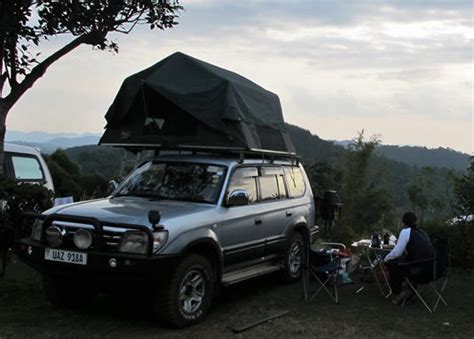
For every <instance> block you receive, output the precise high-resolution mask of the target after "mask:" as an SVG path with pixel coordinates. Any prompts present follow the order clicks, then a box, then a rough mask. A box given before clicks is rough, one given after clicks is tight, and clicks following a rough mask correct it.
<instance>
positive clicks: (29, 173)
mask: <svg viewBox="0 0 474 339" xmlns="http://www.w3.org/2000/svg"><path fill="white" fill-rule="evenodd" d="M4 170H5V173H6V176H7V177H9V178H12V179H14V180H16V181H18V182H29V183H38V184H41V185H43V186H44V187H46V188H47V189H49V190H51V191H53V192H54V185H53V179H52V177H51V173H50V172H49V169H48V165H46V162H45V161H44V159H43V157H42V156H41V153H40V152H39V151H38V150H37V149H35V148H33V147H30V146H24V145H17V144H10V143H5V161H4Z"/></svg>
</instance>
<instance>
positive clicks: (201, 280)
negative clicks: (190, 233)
mask: <svg viewBox="0 0 474 339" xmlns="http://www.w3.org/2000/svg"><path fill="white" fill-rule="evenodd" d="M213 272H214V271H213V269H212V266H211V264H210V263H209V260H207V259H206V258H205V257H203V256H201V255H198V254H190V255H188V256H186V257H185V258H184V259H183V260H182V261H181V262H180V263H179V264H178V266H177V267H176V269H175V271H174V272H173V274H172V276H171V278H170V279H169V281H168V282H167V284H166V286H165V287H164V289H163V290H162V291H161V293H160V295H159V296H158V300H157V302H156V305H155V311H156V314H157V316H158V319H162V320H165V321H166V322H168V323H169V324H171V325H172V326H174V327H177V328H183V327H187V326H190V325H192V324H195V323H198V322H199V321H201V320H202V319H203V318H204V316H205V315H206V313H207V311H208V310H209V307H210V306H211V301H212V296H213V292H214V281H215V278H214V273H213Z"/></svg>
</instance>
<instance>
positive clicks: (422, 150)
mask: <svg viewBox="0 0 474 339" xmlns="http://www.w3.org/2000/svg"><path fill="white" fill-rule="evenodd" d="M375 152H376V153H377V154H381V155H383V156H385V157H386V158H389V159H392V160H396V161H401V162H404V163H407V164H409V165H414V166H418V167H423V166H431V167H446V168H453V169H457V170H461V171H464V170H466V169H467V167H468V164H469V155H467V154H464V153H460V152H457V151H455V150H452V149H449V148H442V147H439V148H436V149H429V148H426V147H419V146H395V145H380V146H378V147H377V149H376V151H375Z"/></svg>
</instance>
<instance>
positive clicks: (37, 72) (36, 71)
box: [5, 33, 91, 107]
mask: <svg viewBox="0 0 474 339" xmlns="http://www.w3.org/2000/svg"><path fill="white" fill-rule="evenodd" d="M90 34H91V33H88V34H84V35H81V36H79V37H77V38H76V39H74V40H73V41H71V42H70V43H68V44H67V45H65V46H64V47H62V48H61V49H59V50H57V51H56V52H55V53H53V54H52V55H50V56H49V57H48V58H46V59H45V60H43V61H42V62H40V63H39V64H38V65H36V66H35V67H34V68H33V69H32V70H31V72H30V73H28V74H27V75H26V76H25V78H24V79H23V81H21V82H20V83H18V84H17V86H15V87H14V88H13V87H12V89H11V91H10V94H9V95H8V96H7V97H5V104H6V106H7V107H12V106H13V105H14V104H15V103H16V102H17V101H18V99H20V97H21V96H22V95H23V94H24V93H25V92H26V91H27V90H28V89H30V88H31V87H32V86H33V84H34V83H35V82H36V80H38V79H39V78H41V77H42V76H43V75H44V73H45V72H46V70H47V69H48V67H49V66H51V65H52V64H53V63H54V62H56V61H57V60H59V59H60V58H61V57H63V56H64V55H66V54H68V53H69V52H71V51H72V50H74V49H75V48H76V47H78V46H80V45H81V44H83V43H85V42H86V41H87V40H88V38H89V37H90Z"/></svg>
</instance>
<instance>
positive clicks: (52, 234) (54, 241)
mask: <svg viewBox="0 0 474 339" xmlns="http://www.w3.org/2000/svg"><path fill="white" fill-rule="evenodd" d="M64 233H65V232H64V230H62V229H60V228H59V227H58V226H50V227H48V229H47V230H46V241H47V242H48V244H49V245H51V246H52V247H59V246H61V245H62V243H63V236H64Z"/></svg>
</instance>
